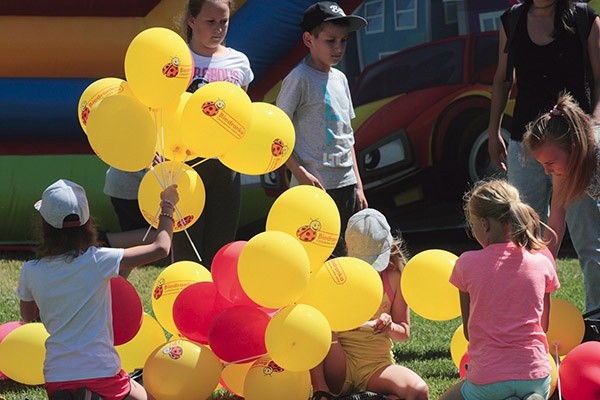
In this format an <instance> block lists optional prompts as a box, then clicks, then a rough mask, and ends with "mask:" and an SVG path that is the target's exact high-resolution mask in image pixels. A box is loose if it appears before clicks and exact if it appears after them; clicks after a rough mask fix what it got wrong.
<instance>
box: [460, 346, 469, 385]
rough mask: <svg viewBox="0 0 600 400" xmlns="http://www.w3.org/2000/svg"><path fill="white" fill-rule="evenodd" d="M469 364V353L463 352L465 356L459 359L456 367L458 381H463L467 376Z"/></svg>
mask: <svg viewBox="0 0 600 400" xmlns="http://www.w3.org/2000/svg"><path fill="white" fill-rule="evenodd" d="M468 362H469V352H468V351H465V354H463V356H462V357H461V358H460V366H459V367H458V375H459V376H460V379H463V378H464V377H465V375H467V363H468Z"/></svg>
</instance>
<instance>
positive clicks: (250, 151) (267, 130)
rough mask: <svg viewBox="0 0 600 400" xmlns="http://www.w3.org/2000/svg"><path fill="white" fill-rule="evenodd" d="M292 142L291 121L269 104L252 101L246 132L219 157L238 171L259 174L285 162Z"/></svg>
mask: <svg viewBox="0 0 600 400" xmlns="http://www.w3.org/2000/svg"><path fill="white" fill-rule="evenodd" d="M295 143H296V134H295V131H294V124H292V121H291V120H290V118H289V117H288V116H287V114H286V113H285V112H283V110H281V109H280V108H279V107H276V106H274V105H272V104H269V103H262V102H255V103H252V122H251V123H250V127H249V129H248V133H247V134H246V136H245V137H244V138H243V139H242V140H240V142H239V143H238V144H236V145H235V147H234V148H233V149H231V150H230V151H228V152H227V153H225V154H223V155H222V156H220V157H219V160H221V162H222V163H223V164H225V165H226V166H228V167H229V168H231V169H232V170H234V171H238V172H240V173H242V174H247V175H263V174H267V173H269V172H271V171H275V170H276V169H278V168H279V167H281V166H282V165H283V164H285V162H286V161H287V160H288V158H290V155H291V154H292V151H293V150H294V144H295Z"/></svg>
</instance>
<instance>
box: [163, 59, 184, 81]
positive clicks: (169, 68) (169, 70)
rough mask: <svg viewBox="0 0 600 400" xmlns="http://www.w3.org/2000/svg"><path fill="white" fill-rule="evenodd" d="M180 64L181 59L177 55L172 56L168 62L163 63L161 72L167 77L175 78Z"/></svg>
mask: <svg viewBox="0 0 600 400" xmlns="http://www.w3.org/2000/svg"><path fill="white" fill-rule="evenodd" d="M180 65H181V61H180V60H179V58H178V57H173V58H172V59H171V61H170V62H168V63H167V64H165V66H164V67H163V69H162V73H163V75H164V76H166V77H167V78H175V77H177V75H179V66H180Z"/></svg>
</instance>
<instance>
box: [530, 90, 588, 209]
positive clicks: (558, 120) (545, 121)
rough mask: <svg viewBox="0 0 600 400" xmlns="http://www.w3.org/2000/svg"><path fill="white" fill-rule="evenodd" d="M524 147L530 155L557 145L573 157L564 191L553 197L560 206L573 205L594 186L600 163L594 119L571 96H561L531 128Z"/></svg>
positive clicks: (531, 124)
mask: <svg viewBox="0 0 600 400" xmlns="http://www.w3.org/2000/svg"><path fill="white" fill-rule="evenodd" d="M523 144H524V145H525V148H526V149H527V150H528V151H530V152H532V151H536V150H538V149H540V148H541V147H542V146H545V145H547V144H553V145H555V146H558V147H559V148H561V149H562V150H564V151H565V152H566V153H567V154H568V155H569V162H568V165H567V172H566V173H567V175H568V179H565V186H564V190H562V191H561V192H560V193H554V194H553V196H556V199H558V201H559V203H560V204H562V205H567V204H569V203H570V202H572V201H573V200H574V199H576V198H577V197H579V196H581V195H582V194H583V193H584V192H585V190H586V189H587V188H588V186H589V185H590V182H591V180H592V177H593V175H594V173H595V170H596V165H597V163H598V160H597V146H598V144H597V142H596V135H595V133H594V130H593V128H592V120H591V118H590V117H589V115H587V114H586V113H585V112H584V111H583V110H582V109H581V107H579V105H578V104H577V102H576V101H575V99H573V97H572V96H571V95H570V94H568V93H565V92H562V93H560V95H559V97H558V100H557V102H556V105H555V106H554V108H552V110H549V112H546V113H544V114H542V115H540V116H539V117H538V118H537V119H536V120H535V121H533V122H532V123H530V124H529V125H528V126H527V130H526V132H525V135H524V136H523Z"/></svg>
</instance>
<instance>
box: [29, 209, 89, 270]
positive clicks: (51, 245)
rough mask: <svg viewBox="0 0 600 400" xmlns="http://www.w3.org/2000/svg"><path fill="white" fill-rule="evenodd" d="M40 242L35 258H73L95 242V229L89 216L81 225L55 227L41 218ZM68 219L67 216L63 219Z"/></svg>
mask: <svg viewBox="0 0 600 400" xmlns="http://www.w3.org/2000/svg"><path fill="white" fill-rule="evenodd" d="M40 219H41V220H42V223H41V232H40V235H41V243H40V245H39V246H37V247H36V248H35V249H34V250H35V256H36V258H38V259H39V258H43V257H53V256H62V255H65V256H66V257H68V258H74V257H76V256H77V255H79V254H80V253H81V252H84V251H86V250H87V249H88V248H89V247H91V246H95V245H96V244H97V239H96V230H95V229H94V225H93V223H92V220H91V218H90V219H89V220H88V221H87V222H86V223H85V224H83V225H82V226H79V227H75V228H62V229H57V228H55V227H53V226H52V225H50V224H48V223H47V222H46V221H44V220H43V219H42V218H40ZM68 220H69V216H67V217H66V218H65V221H68Z"/></svg>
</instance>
